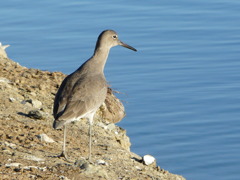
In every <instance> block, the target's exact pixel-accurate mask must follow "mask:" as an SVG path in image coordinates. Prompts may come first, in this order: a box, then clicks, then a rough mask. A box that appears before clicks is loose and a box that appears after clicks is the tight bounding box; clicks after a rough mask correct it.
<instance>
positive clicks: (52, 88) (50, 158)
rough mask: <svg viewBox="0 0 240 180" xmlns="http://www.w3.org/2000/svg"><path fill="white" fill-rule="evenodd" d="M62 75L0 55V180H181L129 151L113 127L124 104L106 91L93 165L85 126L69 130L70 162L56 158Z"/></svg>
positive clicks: (96, 125)
mask: <svg viewBox="0 0 240 180" xmlns="http://www.w3.org/2000/svg"><path fill="white" fill-rule="evenodd" d="M65 76H66V75H65V74H63V73H61V72H48V71H41V70H38V69H31V68H30V69H29V68H26V67H22V66H21V65H19V64H18V63H16V62H14V61H12V60H10V59H8V58H7V57H1V56H0V101H1V103H0V124H1V126H0V177H1V179H4V180H5V179H6V180H9V179H51V180H52V179H54V180H55V179H65V180H68V179H71V180H72V179H75V180H76V179H84V180H85V179H86V180H87V179H94V180H95V179H109V180H115V179H116V180H117V179H123V180H127V179H129V180H138V179H140V180H141V179H149V180H150V179H159V180H170V179H171V180H182V179H184V178H183V177H182V176H180V175H174V174H171V173H169V172H168V171H166V170H164V169H162V168H160V167H159V166H157V165H156V162H155V163H152V164H150V165H145V164H146V163H145V164H144V163H143V162H142V157H140V156H138V155H137V154H134V153H132V152H131V151H130V145H131V144H130V140H129V137H128V136H127V135H126V131H125V130H124V129H122V128H120V127H118V126H116V125H115V124H114V123H116V122H118V121H120V120H121V119H122V118H123V117H124V116H125V112H124V106H123V105H122V103H121V102H120V100H118V99H117V98H116V97H115V95H114V94H113V93H112V91H111V89H110V88H109V92H108V96H107V99H106V101H105V103H104V104H103V105H102V106H101V107H100V109H99V111H98V113H97V115H96V116H95V123H94V127H93V130H94V135H93V149H92V150H93V152H92V158H93V160H92V161H93V163H88V161H87V160H85V157H87V156H88V134H87V129H88V122H87V121H86V120H83V121H80V122H76V123H73V124H71V125H70V126H69V130H68V136H67V148H68V149H67V150H68V155H69V157H70V158H71V159H73V160H74V162H75V163H69V162H67V161H65V160H64V159H61V158H58V157H56V156H57V155H58V154H59V153H60V152H61V146H62V136H63V132H62V130H54V129H53V128H52V122H53V117H52V106H53V99H54V96H55V93H56V92H57V89H58V87H59V85H60V84H61V82H62V80H63V78H64V77H65Z"/></svg>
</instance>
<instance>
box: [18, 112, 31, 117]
mask: <svg viewBox="0 0 240 180" xmlns="http://www.w3.org/2000/svg"><path fill="white" fill-rule="evenodd" d="M17 114H18V115H20V116H24V117H29V115H28V114H26V113H23V112H18V113H17Z"/></svg>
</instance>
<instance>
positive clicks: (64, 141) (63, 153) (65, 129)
mask: <svg viewBox="0 0 240 180" xmlns="http://www.w3.org/2000/svg"><path fill="white" fill-rule="evenodd" d="M66 134H67V125H64V126H63V147H62V153H61V154H60V155H59V157H64V158H65V159H66V160H67V161H68V162H72V161H70V160H69V159H68V157H67V153H66Z"/></svg>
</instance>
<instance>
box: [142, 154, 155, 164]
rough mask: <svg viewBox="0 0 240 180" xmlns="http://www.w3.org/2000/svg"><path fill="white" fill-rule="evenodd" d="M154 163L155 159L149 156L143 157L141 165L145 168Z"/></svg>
mask: <svg viewBox="0 0 240 180" xmlns="http://www.w3.org/2000/svg"><path fill="white" fill-rule="evenodd" d="M154 161H155V158H154V157H153V156H151V155H145V156H143V163H144V164H145V165H147V166H148V165H150V164H152V163H154Z"/></svg>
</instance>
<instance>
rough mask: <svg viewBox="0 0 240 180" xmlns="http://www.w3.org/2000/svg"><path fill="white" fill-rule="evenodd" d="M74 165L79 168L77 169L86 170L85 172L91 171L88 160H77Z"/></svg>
mask: <svg viewBox="0 0 240 180" xmlns="http://www.w3.org/2000/svg"><path fill="white" fill-rule="evenodd" d="M74 165H75V166H77V167H80V169H85V170H88V169H89V163H88V162H87V161H86V160H84V159H81V160H77V161H76V162H75V163H74Z"/></svg>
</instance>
